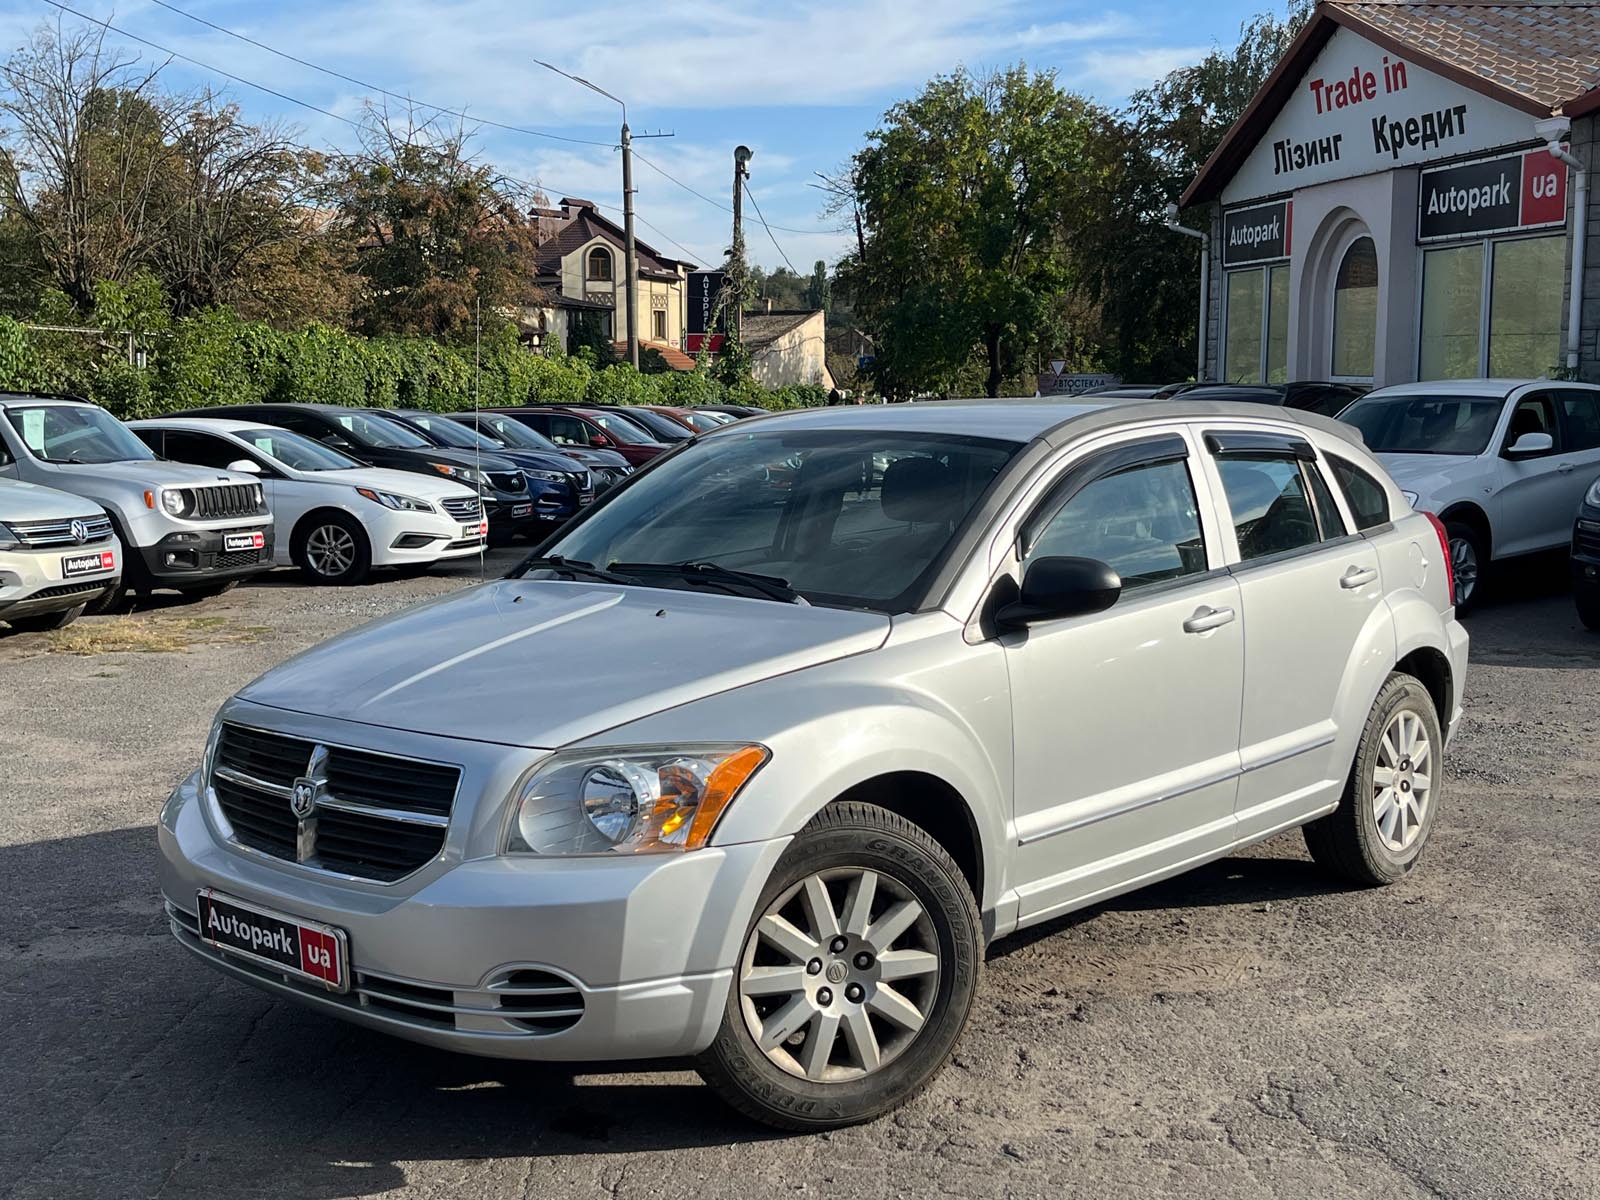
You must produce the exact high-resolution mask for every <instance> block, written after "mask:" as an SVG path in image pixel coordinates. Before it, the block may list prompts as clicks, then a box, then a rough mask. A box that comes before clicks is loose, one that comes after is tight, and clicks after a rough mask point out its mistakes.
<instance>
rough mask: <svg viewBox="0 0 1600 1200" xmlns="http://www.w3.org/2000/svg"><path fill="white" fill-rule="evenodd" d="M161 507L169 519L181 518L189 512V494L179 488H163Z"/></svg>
mask: <svg viewBox="0 0 1600 1200" xmlns="http://www.w3.org/2000/svg"><path fill="white" fill-rule="evenodd" d="M161 507H162V508H163V509H165V510H166V513H167V515H168V516H169V517H181V516H183V514H184V513H186V512H188V511H189V493H188V492H185V491H182V490H181V489H179V488H162V489H161Z"/></svg>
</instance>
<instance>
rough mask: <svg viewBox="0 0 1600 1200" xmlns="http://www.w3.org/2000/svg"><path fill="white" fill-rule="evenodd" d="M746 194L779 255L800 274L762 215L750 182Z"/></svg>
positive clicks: (791, 271)
mask: <svg viewBox="0 0 1600 1200" xmlns="http://www.w3.org/2000/svg"><path fill="white" fill-rule="evenodd" d="M744 194H745V195H746V196H749V197H750V207H752V208H753V209H755V210H756V220H758V221H760V222H761V228H763V229H765V230H766V231H767V236H768V237H769V238H772V248H773V249H774V250H776V251H777V252H778V257H780V258H782V259H783V261H784V263H785V264H787V265H788V267H789V273H790V274H792V275H799V274H800V272H799V271H796V270H795V269H794V264H793V263H792V262H789V256H788V255H787V254H785V253H784V252H783V247H782V246H780V245H778V239H777V237H776V235H774V234H773V232H772V226H771V225H768V224H767V219H766V218H765V217H764V216H762V215H761V205H759V204H757V203H756V194H755V193H754V192H752V191H751V190H750V184H749V183H748V182H746V183H745V184H744Z"/></svg>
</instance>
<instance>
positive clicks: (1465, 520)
mask: <svg viewBox="0 0 1600 1200" xmlns="http://www.w3.org/2000/svg"><path fill="white" fill-rule="evenodd" d="M1439 520H1440V521H1444V522H1449V521H1459V522H1460V523H1461V524H1463V525H1470V526H1472V529H1473V531H1474V532H1475V533H1477V535H1478V536H1479V537H1480V538H1482V539H1483V560H1484V562H1488V561H1489V560H1490V559H1491V558H1493V557H1494V526H1492V525H1491V524H1490V523H1489V514H1488V513H1487V512H1485V511H1484V510H1483V508H1482V507H1481V506H1480V505H1478V504H1475V503H1473V502H1472V501H1471V500H1458V501H1457V502H1456V503H1454V504H1452V505H1450V506H1449V507H1447V508H1446V509H1445V510H1444V511H1443V512H1442V513H1440V514H1439Z"/></svg>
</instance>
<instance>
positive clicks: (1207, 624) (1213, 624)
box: [1183, 604, 1234, 633]
mask: <svg viewBox="0 0 1600 1200" xmlns="http://www.w3.org/2000/svg"><path fill="white" fill-rule="evenodd" d="M1233 618H1234V611H1233V609H1231V608H1212V607H1211V606H1210V605H1207V604H1202V605H1201V606H1200V607H1199V608H1197V609H1195V610H1194V616H1192V617H1190V618H1189V619H1188V620H1187V621H1185V622H1184V623H1183V631H1184V632H1185V633H1208V632H1210V631H1211V630H1213V629H1221V628H1222V627H1223V626H1224V625H1226V624H1228V623H1229V622H1230V621H1232V620H1233Z"/></svg>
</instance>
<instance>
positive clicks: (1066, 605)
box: [994, 558, 1122, 629]
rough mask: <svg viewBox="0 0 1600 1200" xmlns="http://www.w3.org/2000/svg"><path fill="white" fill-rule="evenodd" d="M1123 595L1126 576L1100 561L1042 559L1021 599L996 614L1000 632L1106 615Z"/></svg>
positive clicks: (1025, 583)
mask: <svg viewBox="0 0 1600 1200" xmlns="http://www.w3.org/2000/svg"><path fill="white" fill-rule="evenodd" d="M1120 595H1122V576H1120V575H1118V574H1117V573H1116V571H1114V570H1112V568H1111V567H1110V566H1109V565H1108V564H1106V563H1103V562H1101V561H1100V560H1099V559H1097V558H1038V559H1035V560H1034V561H1033V562H1032V563H1030V564H1029V565H1028V569H1027V571H1026V573H1025V574H1024V575H1023V577H1022V590H1021V592H1020V593H1019V595H1018V596H1017V598H1016V599H1015V600H1014V601H1012V602H1011V603H1010V604H1007V605H1006V606H1004V607H1003V608H1001V609H1000V611H998V612H997V613H995V614H994V622H995V625H996V626H997V627H998V628H1000V629H1020V628H1023V627H1025V626H1028V625H1035V624H1038V623H1039V622H1040V621H1054V620H1058V619H1060V618H1061V617H1079V616H1084V615H1086V614H1088V613H1097V612H1104V611H1105V610H1106V609H1108V608H1110V607H1111V606H1112V605H1113V604H1115V603H1116V602H1117V597H1118V596H1120Z"/></svg>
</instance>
